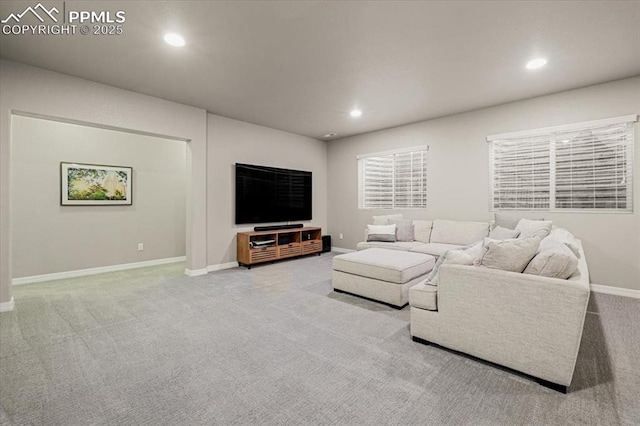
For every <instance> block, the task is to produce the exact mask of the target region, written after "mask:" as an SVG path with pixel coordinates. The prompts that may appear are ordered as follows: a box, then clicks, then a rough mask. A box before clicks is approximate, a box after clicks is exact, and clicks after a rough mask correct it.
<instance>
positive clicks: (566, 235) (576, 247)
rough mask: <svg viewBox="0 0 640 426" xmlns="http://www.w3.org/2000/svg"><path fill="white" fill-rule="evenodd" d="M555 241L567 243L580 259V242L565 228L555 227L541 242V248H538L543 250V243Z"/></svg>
mask: <svg viewBox="0 0 640 426" xmlns="http://www.w3.org/2000/svg"><path fill="white" fill-rule="evenodd" d="M553 241H557V242H560V243H563V244H566V245H567V247H569V248H570V249H571V251H572V252H573V254H575V255H576V257H577V258H578V259H580V243H579V242H578V240H577V239H576V237H574V236H573V234H572V233H571V232H569V231H568V230H566V229H565V228H553V229H552V230H551V233H550V234H549V236H548V237H547V238H545V239H544V240H542V242H541V243H540V248H539V249H538V251H540V250H542V245H543V244H545V243H549V244H550V243H551V242H553Z"/></svg>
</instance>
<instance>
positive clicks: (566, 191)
mask: <svg viewBox="0 0 640 426" xmlns="http://www.w3.org/2000/svg"><path fill="white" fill-rule="evenodd" d="M635 121H636V116H630V117H621V118H619V119H608V120H598V121H596V122H589V123H581V124H579V125H568V126H559V127H557V128H549V129H540V130H534V131H531V132H530V134H527V132H518V133H514V134H510V135H498V136H493V137H489V138H488V140H490V142H491V147H490V150H489V152H490V167H491V169H490V179H491V203H492V209H493V210H550V211H569V210H580V211H585V210H591V211H627V212H631V211H633V198H632V193H633V188H632V183H633V175H632V171H633V148H634V146H633V145H634V125H633V123H634V122H635Z"/></svg>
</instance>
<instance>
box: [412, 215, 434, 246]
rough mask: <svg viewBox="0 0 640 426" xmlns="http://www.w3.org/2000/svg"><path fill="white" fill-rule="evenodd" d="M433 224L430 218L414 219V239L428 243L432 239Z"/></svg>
mask: <svg viewBox="0 0 640 426" xmlns="http://www.w3.org/2000/svg"><path fill="white" fill-rule="evenodd" d="M432 225H433V222H432V221H430V220H414V221H413V239H414V240H416V241H420V242H421V243H428V242H429V240H431V227H432Z"/></svg>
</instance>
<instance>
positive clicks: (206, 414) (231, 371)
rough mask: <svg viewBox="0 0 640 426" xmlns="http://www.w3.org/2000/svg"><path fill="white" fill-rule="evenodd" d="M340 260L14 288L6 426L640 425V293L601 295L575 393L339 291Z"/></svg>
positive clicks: (4, 359)
mask: <svg viewBox="0 0 640 426" xmlns="http://www.w3.org/2000/svg"><path fill="white" fill-rule="evenodd" d="M331 258H332V256H331V255H330V254H323V255H322V256H320V257H315V256H312V257H307V258H302V259H296V260H291V261H285V262H280V263H276V264H273V265H264V266H260V267H255V268H253V269H252V270H250V271H249V270H247V269H232V270H226V271H220V272H216V273H211V274H209V275H207V276H203V277H198V278H188V277H185V276H183V275H182V270H183V269H182V268H183V265H181V264H176V265H168V266H160V267H154V268H146V269H139V270H132V271H125V272H117V273H109V274H103V275H96V276H92V277H84V278H75V279H70V280H62V281H55V282H49V283H42V284H31V285H23V286H17V287H14V297H15V301H16V310H15V311H13V312H11V313H5V314H2V315H0V401H1V409H0V423H2V424H15V425H26V424H29V425H40V424H43V425H45V424H46V425H88V424H96V425H107V424H109V425H197V424H222V425H227V424H271V425H280V424H295V425H298V424H338V425H351V424H433V425H441V424H452V425H467V424H473V425H518V424H522V425H524V424H526V425H529V424H539V425H567V424H576V425H577V424H601V425H617V424H623V425H631V424H638V423H640V404H639V403H638V401H639V400H638V396H639V395H640V375H639V372H638V367H640V333H639V331H638V330H639V327H638V324H640V300H634V299H627V298H621V297H614V296H607V295H599V294H593V295H592V302H591V306H590V309H589V310H590V314H589V315H588V316H587V321H586V326H585V331H584V337H583V340H582V347H581V349H580V356H579V359H578V364H577V368H576V373H575V376H574V380H573V383H572V385H571V388H570V393H569V394H568V395H563V394H560V393H557V392H555V391H552V390H549V389H547V388H544V387H542V386H540V385H538V384H537V383H535V382H533V381H531V380H529V379H527V378H524V377H521V376H519V375H517V374H513V373H510V372H507V371H503V370H501V369H498V368H495V367H492V366H489V365H486V364H484V363H482V362H478V361H476V360H472V359H468V358H466V357H463V356H460V355H456V354H453V353H450V352H448V351H445V350H442V349H438V348H435V347H429V346H425V345H421V344H418V343H415V342H412V341H411V339H410V336H409V329H408V319H409V310H408V308H405V309H404V310H402V311H396V310H393V309H391V308H388V307H385V306H383V305H379V304H376V303H374V302H370V301H366V300H362V299H359V298H356V297H353V296H349V295H345V294H336V293H333V292H332V291H331V279H330V278H331Z"/></svg>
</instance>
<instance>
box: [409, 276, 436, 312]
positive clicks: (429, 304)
mask: <svg viewBox="0 0 640 426" xmlns="http://www.w3.org/2000/svg"><path fill="white" fill-rule="evenodd" d="M437 299H438V287H436V286H435V285H429V284H427V282H426V280H424V281H422V282H421V283H419V284H416V285H414V286H413V287H411V288H410V289H409V304H410V305H411V306H413V307H414V308H420V309H426V310H429V311H437V310H438V301H437Z"/></svg>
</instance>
